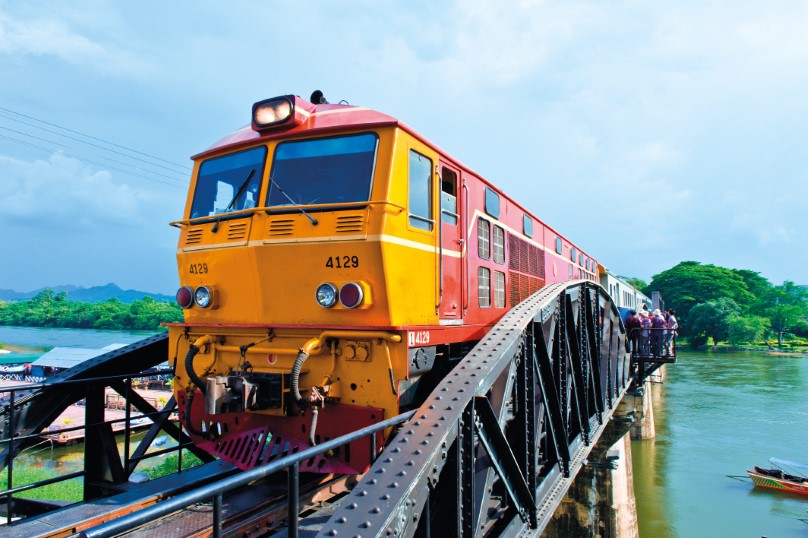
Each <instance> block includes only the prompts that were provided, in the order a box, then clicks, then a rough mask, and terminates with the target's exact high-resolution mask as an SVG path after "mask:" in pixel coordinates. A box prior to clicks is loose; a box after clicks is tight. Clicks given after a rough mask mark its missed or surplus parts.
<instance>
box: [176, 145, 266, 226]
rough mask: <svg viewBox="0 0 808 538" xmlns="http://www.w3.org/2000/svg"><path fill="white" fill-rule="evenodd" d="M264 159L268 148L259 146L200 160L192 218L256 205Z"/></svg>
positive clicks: (192, 205) (262, 174)
mask: <svg viewBox="0 0 808 538" xmlns="http://www.w3.org/2000/svg"><path fill="white" fill-rule="evenodd" d="M266 158H267V148H266V146H261V147H257V148H253V149H248V150H246V151H240V152H238V153H232V154H230V155H224V156H222V157H214V158H213V159H208V160H207V161H205V162H203V163H202V165H201V166H200V167H199V174H198V176H197V178H196V192H194V201H193V203H192V204H191V218H192V219H195V218H197V217H210V216H213V215H219V214H221V213H228V212H230V211H239V210H241V209H249V208H251V207H255V206H256V205H257V203H258V191H259V190H261V178H263V176H264V163H265V162H266Z"/></svg>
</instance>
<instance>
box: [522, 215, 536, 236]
mask: <svg viewBox="0 0 808 538" xmlns="http://www.w3.org/2000/svg"><path fill="white" fill-rule="evenodd" d="M522 229H523V230H524V232H525V235H526V236H528V237H533V219H531V218H530V217H528V216H527V215H523V216H522Z"/></svg>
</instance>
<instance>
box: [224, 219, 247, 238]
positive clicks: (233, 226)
mask: <svg viewBox="0 0 808 538" xmlns="http://www.w3.org/2000/svg"><path fill="white" fill-rule="evenodd" d="M247 224H248V222H247V221H242V222H231V223H230V225H229V226H228V227H227V240H228V241H234V240H236V239H244V238H246V237H247Z"/></svg>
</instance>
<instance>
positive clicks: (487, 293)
mask: <svg viewBox="0 0 808 538" xmlns="http://www.w3.org/2000/svg"><path fill="white" fill-rule="evenodd" d="M477 295H478V296H479V301H480V308H491V270H490V269H488V268H487V267H480V268H479V269H477Z"/></svg>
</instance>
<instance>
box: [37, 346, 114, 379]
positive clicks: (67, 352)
mask: <svg viewBox="0 0 808 538" xmlns="http://www.w3.org/2000/svg"><path fill="white" fill-rule="evenodd" d="M125 345H126V344H110V345H108V346H106V347H102V348H101V349H89V348H83V347H55V348H53V349H51V350H50V351H48V352H47V353H45V354H44V355H42V356H41V357H39V358H38V359H37V360H35V361H34V362H32V363H31V373H30V375H31V376H32V377H35V378H37V377H47V376H50V375H53V374H55V373H57V372H61V371H62V370H66V369H68V368H72V367H74V366H76V365H77V364H81V363H82V362H84V361H86V360H87V359H92V358H93V357H97V356H99V355H103V354H104V353H108V352H110V351H112V350H114V349H118V348H122V347H124V346H125Z"/></svg>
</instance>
